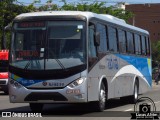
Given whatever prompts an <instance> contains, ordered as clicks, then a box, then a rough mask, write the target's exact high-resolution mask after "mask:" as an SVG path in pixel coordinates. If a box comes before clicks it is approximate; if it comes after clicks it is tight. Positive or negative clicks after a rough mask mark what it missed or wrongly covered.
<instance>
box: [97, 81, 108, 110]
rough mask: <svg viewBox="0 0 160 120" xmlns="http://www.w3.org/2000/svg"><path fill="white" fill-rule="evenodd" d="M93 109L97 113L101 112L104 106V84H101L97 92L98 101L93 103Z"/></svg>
mask: <svg viewBox="0 0 160 120" xmlns="http://www.w3.org/2000/svg"><path fill="white" fill-rule="evenodd" d="M94 106H95V109H96V111H98V112H102V111H104V109H105V106H106V88H105V85H104V83H103V82H102V83H101V87H100V90H99V100H98V101H96V102H95V103H94Z"/></svg>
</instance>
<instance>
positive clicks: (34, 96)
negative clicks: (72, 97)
mask: <svg viewBox="0 0 160 120" xmlns="http://www.w3.org/2000/svg"><path fill="white" fill-rule="evenodd" d="M38 100H53V101H67V98H66V97H64V96H63V95H62V94H60V93H58V92H53V93H40V92H32V93H30V94H29V95H27V96H26V98H25V99H24V101H38Z"/></svg>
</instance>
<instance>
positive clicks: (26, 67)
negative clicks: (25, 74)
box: [24, 60, 31, 70]
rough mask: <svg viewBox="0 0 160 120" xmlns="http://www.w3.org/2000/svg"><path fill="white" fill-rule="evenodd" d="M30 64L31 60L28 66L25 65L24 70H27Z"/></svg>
mask: <svg viewBox="0 0 160 120" xmlns="http://www.w3.org/2000/svg"><path fill="white" fill-rule="evenodd" d="M30 64H31V60H30V61H28V62H27V64H26V65H25V67H24V69H25V70H27V69H28V67H29V65H30Z"/></svg>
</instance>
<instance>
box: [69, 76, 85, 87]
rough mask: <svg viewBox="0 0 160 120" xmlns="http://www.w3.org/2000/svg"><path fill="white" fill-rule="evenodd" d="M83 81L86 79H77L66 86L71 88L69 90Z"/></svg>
mask: <svg viewBox="0 0 160 120" xmlns="http://www.w3.org/2000/svg"><path fill="white" fill-rule="evenodd" d="M85 79H86V78H79V79H77V80H75V81H73V82H72V83H70V84H69V85H68V86H69V87H71V88H74V87H76V86H78V85H80V84H82V83H83V81H84V80H85Z"/></svg>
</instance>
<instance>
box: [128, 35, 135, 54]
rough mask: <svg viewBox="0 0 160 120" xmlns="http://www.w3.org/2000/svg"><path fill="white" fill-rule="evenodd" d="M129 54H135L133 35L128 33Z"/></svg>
mask: <svg viewBox="0 0 160 120" xmlns="http://www.w3.org/2000/svg"><path fill="white" fill-rule="evenodd" d="M127 52H128V53H129V54H133V53H134V43H133V33H131V32H127Z"/></svg>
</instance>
